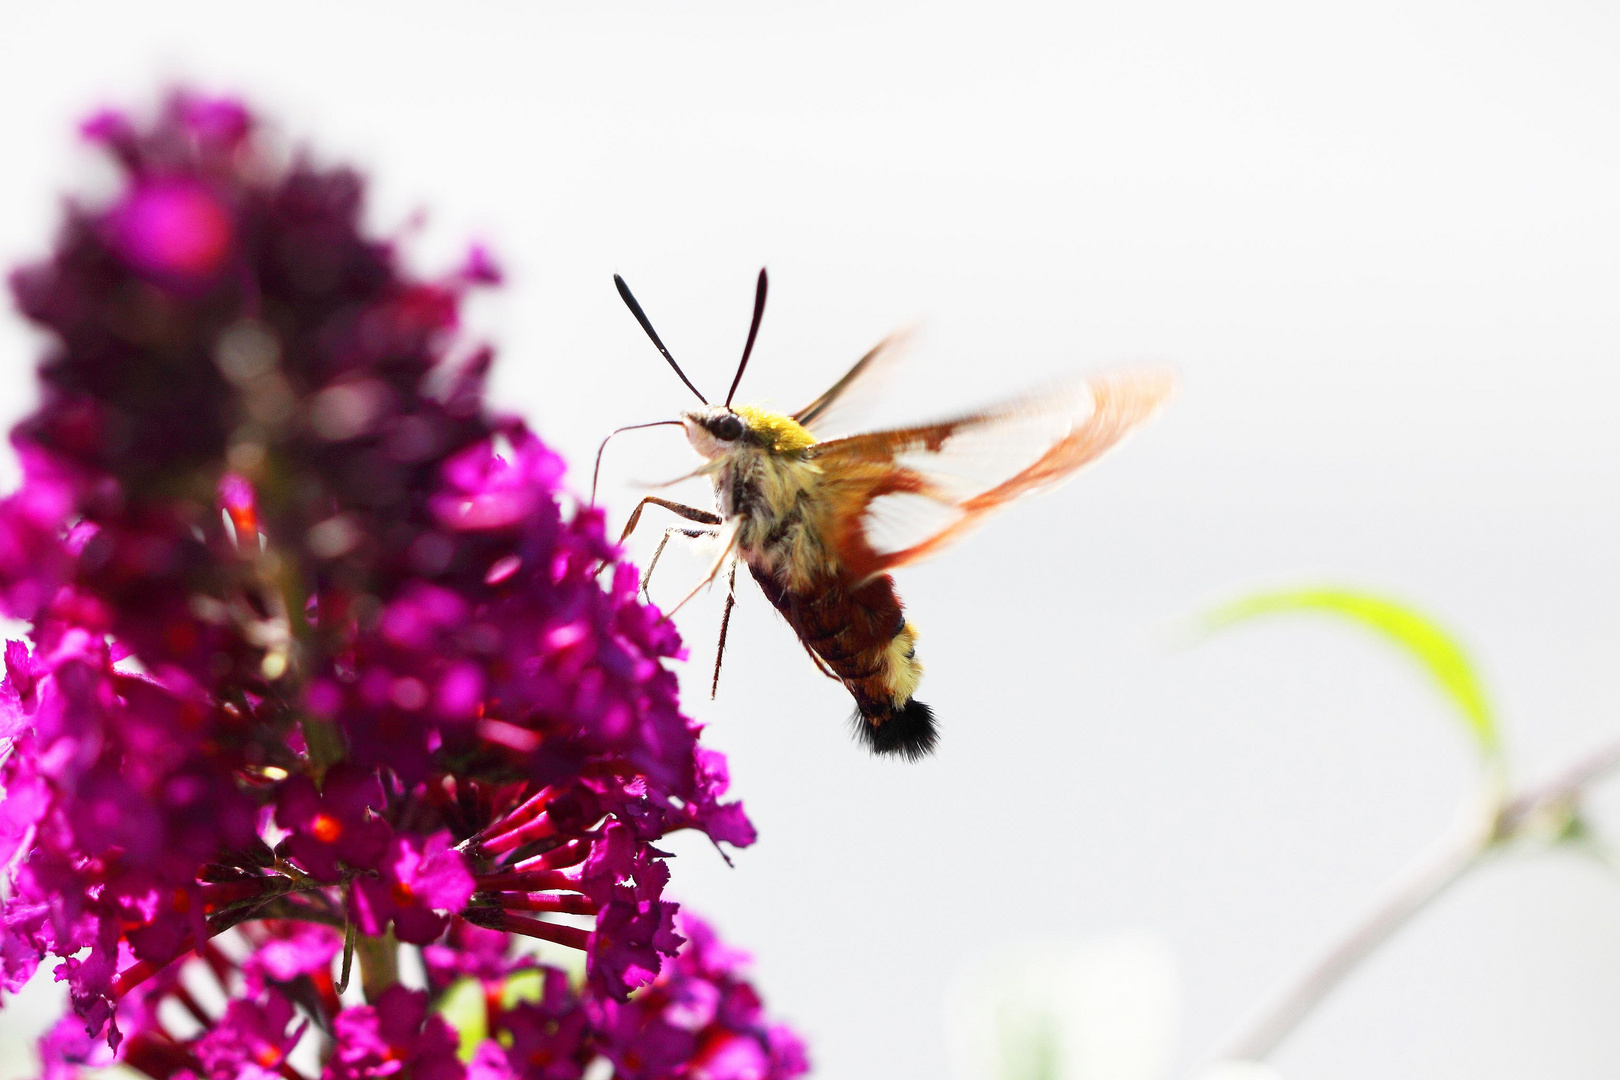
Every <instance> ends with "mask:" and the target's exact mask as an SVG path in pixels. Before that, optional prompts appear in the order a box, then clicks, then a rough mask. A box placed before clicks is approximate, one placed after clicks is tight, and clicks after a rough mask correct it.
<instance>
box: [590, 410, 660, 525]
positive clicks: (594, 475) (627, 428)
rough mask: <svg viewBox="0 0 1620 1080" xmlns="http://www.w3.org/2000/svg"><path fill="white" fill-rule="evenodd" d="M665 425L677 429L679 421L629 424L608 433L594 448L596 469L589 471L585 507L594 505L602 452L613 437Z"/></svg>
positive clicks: (600, 472)
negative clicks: (588, 500)
mask: <svg viewBox="0 0 1620 1080" xmlns="http://www.w3.org/2000/svg"><path fill="white" fill-rule="evenodd" d="M666 424H673V425H675V426H676V427H679V426H680V425H681V422H680V421H679V420H654V421H653V422H652V423H650V424H629V425H627V426H625V427H622V428H615V429H614V430H612V431H610V432H608V436H607V438H605V439H603V440H602V445H601V446H598V447H597V448H596V467H595V468H594V469H592V470H591V501H590V502H589V503H587V504H586V505H587V506H595V505H596V481H597V478H598V477H600V476H601V475H602V451H604V450H606V449H607V444H608V443H610V442H612V441H613V436H615V435H622V434H624V433H625V432H626V431H638V430H640V429H641V428H650V427H663V426H664V425H666Z"/></svg>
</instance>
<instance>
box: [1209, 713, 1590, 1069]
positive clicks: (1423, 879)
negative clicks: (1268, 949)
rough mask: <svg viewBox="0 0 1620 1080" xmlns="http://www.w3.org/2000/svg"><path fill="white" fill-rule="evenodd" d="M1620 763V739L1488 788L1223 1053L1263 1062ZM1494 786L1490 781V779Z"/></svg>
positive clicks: (1564, 817)
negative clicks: (1525, 779)
mask: <svg viewBox="0 0 1620 1080" xmlns="http://www.w3.org/2000/svg"><path fill="white" fill-rule="evenodd" d="M1617 769H1620V738H1617V739H1615V740H1613V741H1611V742H1609V743H1606V744H1604V745H1602V746H1600V747H1597V748H1596V749H1594V750H1592V751H1590V752H1588V753H1586V754H1584V755H1582V756H1581V757H1579V758H1577V759H1576V760H1575V761H1573V762H1572V763H1571V764H1570V765H1568V766H1567V767H1565V768H1564V769H1562V770H1560V771H1559V772H1558V773H1556V774H1554V776H1553V777H1552V778H1551V779H1549V780H1547V781H1546V782H1544V783H1542V784H1539V785H1536V786H1534V787H1530V788H1526V789H1525V790H1524V791H1522V792H1520V793H1519V794H1517V795H1514V796H1512V797H1510V798H1508V799H1505V800H1503V799H1501V798H1500V797H1498V796H1496V795H1495V794H1494V793H1493V792H1490V791H1489V790H1488V791H1487V800H1486V803H1485V808H1484V811H1483V812H1482V813H1478V814H1471V815H1470V819H1471V824H1470V826H1469V827H1468V828H1467V829H1466V830H1465V831H1464V833H1463V835H1462V836H1461V837H1459V838H1452V839H1449V840H1447V841H1446V842H1444V843H1441V844H1439V845H1436V846H1435V847H1434V848H1433V849H1432V850H1431V851H1429V852H1428V853H1427V854H1426V855H1425V856H1424V857H1423V858H1422V859H1420V860H1419V861H1418V862H1417V863H1415V864H1414V865H1413V866H1412V867H1411V868H1410V869H1409V870H1408V871H1407V872H1406V873H1405V874H1403V875H1402V876H1401V877H1400V878H1399V879H1397V881H1396V883H1395V884H1394V886H1393V887H1392V888H1391V889H1390V891H1389V892H1388V894H1387V895H1386V896H1385V897H1384V899H1383V900H1381V901H1380V902H1379V903H1377V904H1376V905H1374V906H1373V907H1372V908H1371V909H1370V910H1369V911H1368V912H1367V914H1366V915H1364V916H1363V917H1362V918H1361V919H1359V920H1358V921H1357V922H1355V923H1354V924H1352V925H1351V927H1350V928H1349V930H1348V931H1347V932H1346V933H1344V934H1343V935H1342V936H1341V937H1339V938H1338V939H1337V940H1336V941H1334V942H1333V943H1332V944H1331V945H1330V946H1329V947H1328V948H1327V949H1326V951H1324V952H1323V953H1322V955H1321V956H1320V957H1319V958H1318V959H1317V960H1316V962H1315V963H1313V964H1312V965H1311V966H1310V967H1308V968H1307V969H1306V970H1305V971H1304V973H1303V974H1302V975H1300V977H1299V978H1298V979H1296V980H1295V981H1294V982H1292V983H1290V984H1288V985H1287V986H1286V987H1285V988H1284V989H1283V990H1282V992H1280V993H1279V994H1277V995H1276V997H1275V998H1274V1000H1273V1001H1272V1003H1271V1004H1270V1005H1269V1006H1267V1007H1266V1008H1265V1009H1263V1010H1262V1011H1261V1012H1260V1013H1259V1014H1258V1015H1257V1016H1256V1018H1255V1019H1254V1020H1253V1021H1251V1022H1250V1023H1248V1024H1247V1025H1245V1026H1244V1027H1243V1028H1241V1029H1240V1030H1239V1033H1238V1035H1237V1036H1236V1037H1235V1038H1233V1039H1231V1040H1230V1042H1229V1043H1228V1044H1227V1046H1226V1047H1225V1048H1224V1049H1223V1051H1222V1053H1221V1054H1220V1056H1219V1059H1218V1060H1222V1061H1259V1060H1261V1059H1263V1058H1266V1057H1268V1056H1270V1054H1271V1053H1272V1052H1273V1051H1274V1050H1276V1048H1277V1047H1278V1045H1279V1044H1281V1043H1282V1041H1283V1040H1284V1039H1285V1038H1287V1037H1288V1035H1289V1034H1290V1033H1291V1032H1292V1031H1293V1030H1294V1028H1295V1027H1296V1026H1298V1024H1299V1022H1300V1021H1301V1020H1303V1019H1305V1017H1306V1016H1308V1015H1309V1014H1310V1013H1311V1011H1312V1010H1313V1009H1315V1008H1316V1006H1317V1005H1319V1004H1320V1003H1321V1002H1322V1000H1323V999H1324V998H1325V997H1327V995H1328V994H1329V993H1330V992H1331V991H1332V990H1333V988H1334V987H1335V986H1337V985H1338V984H1339V983H1340V982H1341V981H1342V980H1343V979H1344V977H1345V976H1346V975H1348V974H1350V972H1352V971H1353V970H1355V968H1356V967H1357V966H1358V965H1359V964H1360V963H1361V962H1362V961H1363V960H1365V959H1366V958H1367V957H1368V956H1370V955H1371V954H1372V953H1373V952H1375V951H1376V950H1377V949H1378V947H1379V946H1380V945H1382V944H1383V943H1384V942H1385V941H1387V940H1388V939H1389V938H1390V936H1391V935H1393V934H1394V933H1395V931H1396V930H1399V929H1400V928H1401V927H1402V926H1404V925H1405V924H1406V922H1407V921H1408V920H1409V919H1411V918H1412V916H1414V915H1416V914H1417V913H1418V912H1420V911H1422V910H1423V909H1424V908H1426V907H1428V905H1429V904H1430V903H1431V902H1433V901H1434V900H1435V898H1436V897H1438V896H1440V895H1441V894H1442V893H1444V892H1445V891H1446V890H1447V889H1448V888H1450V887H1451V885H1452V884H1454V883H1455V882H1456V881H1458V880H1459V879H1460V878H1462V877H1463V876H1464V875H1465V874H1466V873H1467V872H1468V871H1469V870H1471V869H1473V868H1474V867H1475V866H1477V865H1479V863H1480V862H1481V861H1482V860H1483V859H1484V858H1485V856H1487V855H1488V854H1490V853H1491V852H1492V851H1494V850H1496V849H1497V848H1499V847H1501V846H1503V845H1505V844H1507V843H1510V842H1511V841H1514V840H1517V839H1520V838H1522V837H1524V836H1527V835H1534V834H1536V833H1538V832H1540V831H1541V828H1542V825H1543V823H1545V822H1547V821H1549V819H1551V820H1553V821H1554V823H1555V824H1556V825H1558V826H1559V827H1557V828H1554V829H1551V830H1548V835H1550V836H1552V837H1553V838H1555V839H1556V838H1557V837H1558V836H1559V835H1560V834H1561V833H1562V831H1563V829H1562V826H1563V825H1565V824H1567V823H1568V822H1569V820H1570V819H1571V818H1572V816H1573V814H1574V811H1575V804H1576V803H1577V802H1578V801H1579V799H1580V797H1581V795H1582V794H1584V793H1585V791H1586V789H1587V787H1588V786H1589V785H1591V784H1593V783H1595V782H1597V781H1599V780H1602V779H1603V778H1605V777H1607V776H1608V775H1609V774H1610V773H1613V772H1614V771H1616V770H1617ZM1488 787H1489V781H1488Z"/></svg>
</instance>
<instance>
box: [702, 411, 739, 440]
mask: <svg viewBox="0 0 1620 1080" xmlns="http://www.w3.org/2000/svg"><path fill="white" fill-rule="evenodd" d="M709 430H710V431H712V432H714V437H715V438H717V439H724V440H725V441H726V442H736V441H737V440H738V439H740V438H742V434H743V422H742V417H740V416H738V415H737V414H736V413H726V414H725V415H724V416H721V417H719V418H717V419H716V420H715V422H714V426H713V427H712V428H710V429H709Z"/></svg>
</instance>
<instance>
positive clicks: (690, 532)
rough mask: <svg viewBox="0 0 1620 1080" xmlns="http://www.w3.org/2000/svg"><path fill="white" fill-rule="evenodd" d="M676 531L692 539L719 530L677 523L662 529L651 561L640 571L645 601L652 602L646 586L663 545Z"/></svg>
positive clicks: (717, 534) (661, 552) (714, 533)
mask: <svg viewBox="0 0 1620 1080" xmlns="http://www.w3.org/2000/svg"><path fill="white" fill-rule="evenodd" d="M677 533H679V534H680V535H681V536H686V537H690V538H691V539H693V540H697V539H700V538H702V537H705V536H719V535H720V530H718V529H683V528H681V527H680V526H679V525H671V526H670V527H669V528H667V529H665V530H664V538H663V539H662V540H660V541H658V547H657V548H655V549H654V550H653V557H652V562H650V563H648V564H647V569H645V570H643V571H642V572H641V595H642V596H644V597H646V599H647V603H649V604H650V603H652V595H651V594H650V593H648V592H647V587H648V586H649V585H651V584H652V576H653V570H655V569H656V568H657V566H658V560H659V558H660V557H661V556H662V555H663V554H664V545H665V544H668V543H669V538H670V537H671V536H674V535H676V534H677Z"/></svg>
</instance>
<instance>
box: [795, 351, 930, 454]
mask: <svg viewBox="0 0 1620 1080" xmlns="http://www.w3.org/2000/svg"><path fill="white" fill-rule="evenodd" d="M913 336H914V334H913V331H912V330H911V328H909V327H908V328H906V329H903V330H897V331H895V332H894V333H892V334H890V335H889V336H888V337H886V338H884V339H883V340H882V341H880V342H878V343H877V344H876V345H875V346H873V347H872V349H871V351H870V352H868V353H867V354H866V355H865V356H863V357H861V358H860V359H859V360H857V361H856V362H855V366H854V367H852V368H850V369H849V371H847V372H845V373H844V377H843V378H842V379H839V380H838V381H837V382H835V383H833V384H832V386H831V387H830V388H828V390H827V392H826V393H825V394H822V395H821V396H820V397H818V398H816V400H814V401H812V402H811V403H810V404H808V405H806V406H805V407H804V408H802V409H800V410H799V411H798V412H796V413H794V414H793V419H794V420H796V421H798V422H799V423H800V424H803V425H804V426H805V427H806V428H808V429H809V430H810V431H811V432H822V433H826V432H832V431H837V430H838V429H840V428H842V429H844V430H846V431H847V430H849V425H850V424H851V422H852V421H853V420H854V419H855V418H856V416H857V414H858V413H859V412H861V411H862V410H863V409H864V408H866V407H867V406H869V405H871V403H872V402H873V401H875V400H877V399H878V398H879V397H880V396H881V395H882V392H883V389H884V387H885V386H887V384H888V382H889V380H890V378H892V377H893V375H894V373H895V370H896V368H897V367H898V366H899V365H898V361H899V360H901V359H902V358H903V357H904V356H905V354H906V351H907V346H908V345H909V344H910V342H911V340H912V337H913Z"/></svg>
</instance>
